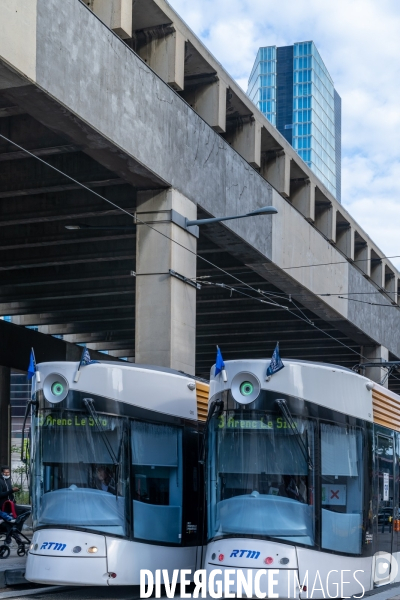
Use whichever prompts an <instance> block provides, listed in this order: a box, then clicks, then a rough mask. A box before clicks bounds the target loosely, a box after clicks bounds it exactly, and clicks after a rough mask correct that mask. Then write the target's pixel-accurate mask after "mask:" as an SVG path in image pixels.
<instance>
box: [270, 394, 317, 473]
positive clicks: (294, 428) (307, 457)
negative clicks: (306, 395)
mask: <svg viewBox="0 0 400 600" xmlns="http://www.w3.org/2000/svg"><path fill="white" fill-rule="evenodd" d="M276 403H277V405H278V407H279V409H280V411H281V413H282V415H283V416H284V418H285V419H286V421H287V422H288V423H289V427H290V429H291V430H292V431H293V433H294V434H297V435H296V440H297V443H298V445H299V447H300V450H301V453H302V455H303V456H304V458H305V460H306V462H307V464H308V467H309V469H311V470H312V469H314V465H313V462H312V460H311V456H310V449H309V447H308V446H307V445H306V444H305V443H304V440H303V438H302V437H301V434H300V431H299V430H298V429H297V425H296V423H295V421H294V420H293V417H292V414H291V412H290V410H289V407H288V405H287V404H286V400H284V399H283V398H278V400H277V401H276Z"/></svg>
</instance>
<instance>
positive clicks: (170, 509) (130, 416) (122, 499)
mask: <svg viewBox="0 0 400 600" xmlns="http://www.w3.org/2000/svg"><path fill="white" fill-rule="evenodd" d="M77 368H78V364H77V363H72V362H50V363H43V364H39V365H38V370H39V373H40V383H37V384H36V391H35V393H34V395H33V401H34V405H35V407H34V411H33V417H32V444H31V466H32V479H31V485H32V505H33V526H34V535H33V539H32V545H31V547H30V551H29V554H28V559H27V566H26V575H25V576H26V578H27V579H28V580H29V581H34V582H40V583H46V584H71V585H137V584H139V578H140V570H141V569H149V570H151V571H155V570H156V569H167V570H168V572H169V575H170V576H172V571H173V570H174V569H191V570H192V571H194V570H195V569H196V567H197V566H198V561H199V560H200V552H199V543H200V542H201V536H200V533H201V531H200V530H201V528H200V523H201V519H202V517H201V514H200V513H199V511H200V510H201V507H202V504H203V503H202V501H201V500H200V497H201V493H202V492H201V489H200V485H201V481H200V480H199V475H198V452H199V443H200V442H199V424H198V421H197V413H198V410H197V402H196V382H195V381H194V379H192V378H191V377H189V376H186V375H183V374H182V373H180V372H177V371H172V370H170V369H163V368H158V367H146V366H143V365H132V364H129V363H127V364H126V365H124V364H121V363H118V364H117V363H111V362H108V363H107V362H101V363H98V364H91V365H88V366H85V367H82V368H81V370H80V374H79V377H77ZM77 379H78V381H76V380H77ZM200 386H201V384H200ZM203 387H204V385H203ZM205 387H206V386H205ZM203 392H204V390H203Z"/></svg>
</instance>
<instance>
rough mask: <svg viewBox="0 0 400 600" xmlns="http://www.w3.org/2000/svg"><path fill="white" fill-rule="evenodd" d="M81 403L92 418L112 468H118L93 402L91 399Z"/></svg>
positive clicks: (85, 399)
mask: <svg viewBox="0 0 400 600" xmlns="http://www.w3.org/2000/svg"><path fill="white" fill-rule="evenodd" d="M83 403H84V405H85V406H86V408H87V410H88V412H89V414H90V416H91V417H92V419H93V421H94V423H95V425H96V427H97V430H98V432H99V433H100V437H101V439H102V440H103V443H104V445H105V447H106V449H107V452H108V454H109V455H110V458H111V460H112V462H113V465H114V467H117V468H118V466H119V462H118V459H117V457H116V455H115V452H114V450H113V448H112V446H111V444H110V441H109V440H108V439H107V436H106V435H105V431H106V430H105V429H104V427H103V426H102V424H101V421H100V418H99V416H98V414H97V412H96V409H95V407H94V402H93V400H92V398H84V399H83Z"/></svg>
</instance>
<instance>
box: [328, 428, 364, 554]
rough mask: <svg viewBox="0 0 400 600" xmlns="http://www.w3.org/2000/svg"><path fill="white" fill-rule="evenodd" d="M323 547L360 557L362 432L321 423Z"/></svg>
mask: <svg viewBox="0 0 400 600" xmlns="http://www.w3.org/2000/svg"><path fill="white" fill-rule="evenodd" d="M321 504H322V519H321V522H322V547H323V548H326V549H328V550H336V551H338V552H347V553H349V554H360V552H361V534H362V506H363V468H362V432H361V430H360V429H357V428H355V427H340V426H337V425H330V424H324V423H321Z"/></svg>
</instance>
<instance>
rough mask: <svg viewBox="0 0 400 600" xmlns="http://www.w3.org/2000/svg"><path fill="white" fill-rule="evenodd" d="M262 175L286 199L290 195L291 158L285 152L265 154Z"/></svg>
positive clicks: (262, 161)
mask: <svg viewBox="0 0 400 600" xmlns="http://www.w3.org/2000/svg"><path fill="white" fill-rule="evenodd" d="M260 174H261V175H262V176H263V177H264V179H266V180H267V181H268V182H269V183H270V184H271V185H273V186H274V188H275V189H276V190H277V191H278V192H279V193H280V194H281V195H282V196H284V197H285V198H289V195H290V157H289V156H288V155H287V154H286V153H285V152H284V151H281V152H277V153H276V154H273V155H272V156H271V155H270V153H267V152H265V153H263V157H262V160H261V170H260Z"/></svg>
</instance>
